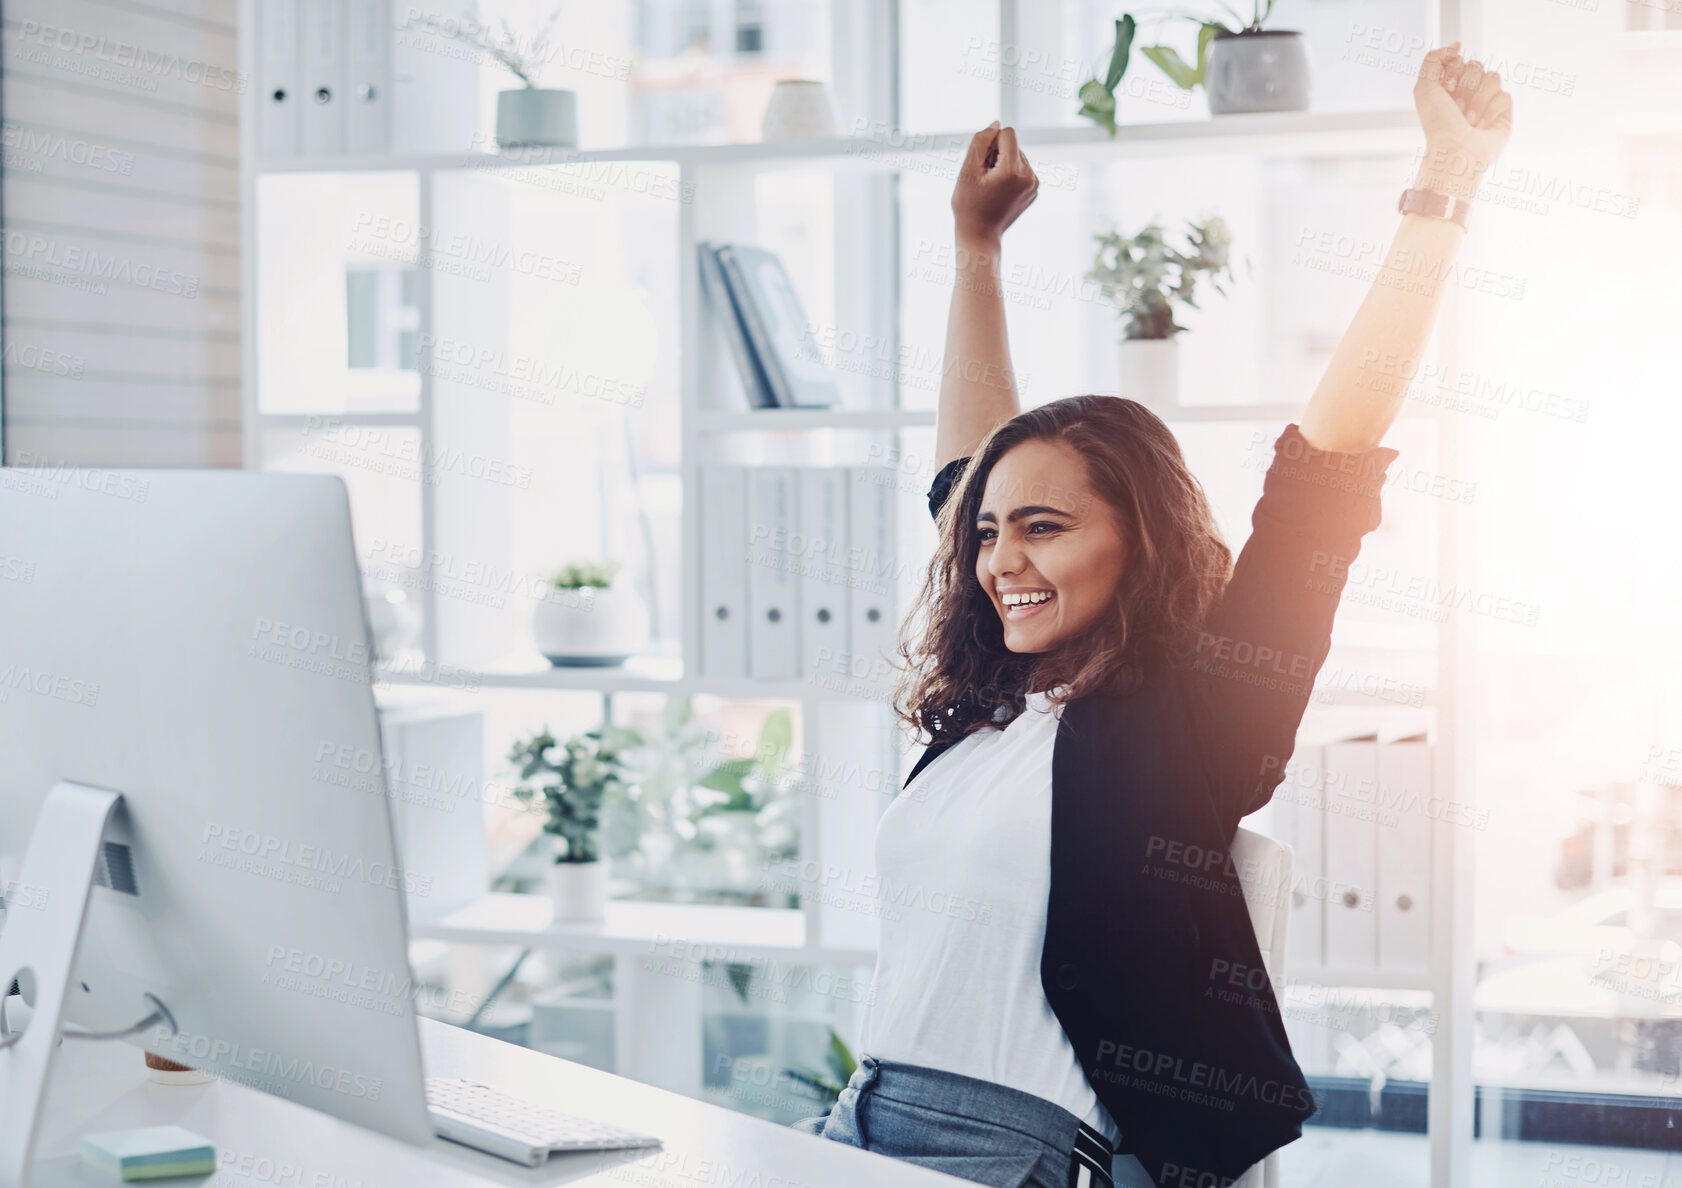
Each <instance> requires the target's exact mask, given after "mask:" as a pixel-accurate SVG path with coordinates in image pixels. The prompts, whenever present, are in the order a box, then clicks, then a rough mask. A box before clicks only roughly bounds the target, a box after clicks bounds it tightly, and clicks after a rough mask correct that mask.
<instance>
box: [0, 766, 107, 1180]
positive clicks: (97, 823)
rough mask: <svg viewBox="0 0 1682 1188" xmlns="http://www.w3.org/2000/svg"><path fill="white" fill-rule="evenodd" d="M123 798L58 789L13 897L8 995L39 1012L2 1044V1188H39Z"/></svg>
mask: <svg viewBox="0 0 1682 1188" xmlns="http://www.w3.org/2000/svg"><path fill="white" fill-rule="evenodd" d="M122 800H123V798H122V794H121V793H118V792H110V791H107V790H105V789H104V788H90V787H88V786H87V785H86V784H76V783H71V782H70V781H68V780H64V781H60V782H59V783H57V784H55V785H53V789H52V791H51V792H49V793H48V794H47V799H46V801H45V802H44V804H43V805H42V807H41V815H40V817H39V818H38V819H37V820H36V822H35V831H34V833H32V834H31V835H30V838H29V850H28V851H27V852H26V853H25V854H24V857H23V869H22V871H21V872H20V874H19V876H18V883H17V887H15V888H13V889H12V890H13V891H14V892H17V894H14V895H9V896H8V897H7V898H8V900H21V902H16V903H11V904H9V906H8V907H7V909H6V925H5V929H4V930H3V931H0V995H3V993H4V991H5V990H6V989H8V988H10V986H11V984H12V979H14V978H16V979H17V981H18V985H19V988H20V989H21V990H22V991H23V994H24V997H25V998H26V999H29V1000H30V1001H31V1003H32V1004H33V1009H32V1013H31V1015H30V1018H29V1024H28V1027H27V1028H26V1029H25V1031H24V1032H23V1034H22V1035H21V1036H19V1037H18V1038H17V1040H16V1042H14V1043H10V1044H8V1045H7V1046H5V1047H0V1188H29V1176H30V1168H31V1165H32V1164H33V1162H34V1158H35V1139H36V1134H37V1132H38V1131H39V1130H40V1124H41V1110H42V1107H43V1106H44V1105H45V1102H46V1096H47V1085H48V1082H49V1080H50V1078H51V1076H52V1071H53V1060H54V1058H55V1057H56V1056H57V1054H58V1044H59V1028H60V1027H62V1026H63V1024H64V1000H65V998H66V996H67V995H68V993H69V989H70V979H71V976H72V971H73V970H74V968H75V965H76V951H77V949H78V948H79V947H80V944H81V939H82V926H83V923H84V921H85V920H86V919H87V911H88V901H89V900H90V899H91V898H92V897H93V885H94V872H95V870H96V869H97V864H98V862H99V854H100V843H101V842H102V841H103V840H104V837H105V828H106V826H107V824H109V823H110V821H111V817H112V814H113V813H114V812H115V811H116V809H117V806H118V805H120V804H121V803H122ZM0 1001H3V998H0ZM5 1042H6V1041H4V1040H0V1043H5Z"/></svg>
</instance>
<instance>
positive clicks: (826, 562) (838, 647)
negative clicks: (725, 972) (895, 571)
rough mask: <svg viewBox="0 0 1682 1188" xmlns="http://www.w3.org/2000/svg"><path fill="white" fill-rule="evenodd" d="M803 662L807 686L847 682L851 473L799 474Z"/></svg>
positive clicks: (798, 548)
mask: <svg viewBox="0 0 1682 1188" xmlns="http://www.w3.org/2000/svg"><path fill="white" fill-rule="evenodd" d="M799 475H800V498H799V500H798V503H799V509H800V520H799V529H798V531H797V532H796V533H795V542H796V546H795V549H794V553H795V560H796V561H797V562H798V563H799V566H800V657H801V671H802V674H803V675H804V676H805V677H806V679H807V680H809V681H812V682H813V683H814V684H816V685H819V686H822V685H824V684H825V683H826V682H827V683H835V682H837V681H840V680H844V679H845V673H844V671H841V670H839V666H840V665H841V664H842V663H844V662H845V658H846V652H847V570H846V566H845V564H844V562H845V558H846V555H847V484H846V472H845V471H842V470H837V469H834V468H823V467H815V466H809V467H804V468H802V469H801V470H800V471H799Z"/></svg>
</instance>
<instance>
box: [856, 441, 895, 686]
mask: <svg viewBox="0 0 1682 1188" xmlns="http://www.w3.org/2000/svg"><path fill="white" fill-rule="evenodd" d="M897 481H898V475H897V473H896V472H895V471H894V469H893V468H892V467H885V466H851V467H848V469H847V537H848V541H847V567H848V570H849V572H848V582H849V585H850V586H851V590H850V595H851V599H850V600H851V603H852V605H851V607H850V609H849V611H848V615H847V619H848V624H849V629H848V638H847V671H848V676H849V679H850V681H851V683H852V684H853V685H854V686H855V687H857V686H863V687H864V688H863V690H862V691H864V692H866V693H867V695H868V693H869V691H870V690H874V691H875V692H876V693H878V694H880V695H883V696H885V695H886V694H887V692H888V691H890V690H891V689H892V688H893V684H894V677H895V675H896V673H895V670H894V668H893V657H894V654H895V653H894V647H895V640H896V636H897V634H898V630H899V616H898V614H897V604H898V596H899V572H898V548H899V543H898V532H897V529H898V521H897V518H896V517H897V512H898V505H897V504H896V502H895V499H894V492H895V486H894V484H895V483H896V482H897Z"/></svg>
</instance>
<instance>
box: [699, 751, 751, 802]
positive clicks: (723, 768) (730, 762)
mask: <svg viewBox="0 0 1682 1188" xmlns="http://www.w3.org/2000/svg"><path fill="white" fill-rule="evenodd" d="M756 766H758V763H757V761H756V760H753V759H726V760H725V761H724V762H723V763H720V764H719V765H718V766H717V767H715V768H713V769H712V770H711V771H709V772H708V773H707V774H706V775H704V776H702V777H701V778H700V779H699V780H697V781H696V784H697V786H699V787H702V788H711V789H712V790H713V791H715V792H725V793H728V794H729V795H730V796H731V797H732V798H736V797H740V796H743V795H745V792H744V790H743V788H742V781H743V780H745V779H746V778H747V777H748V776H750V775H752V774H753V769H754V768H755V767H756Z"/></svg>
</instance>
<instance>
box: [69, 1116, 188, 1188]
mask: <svg viewBox="0 0 1682 1188" xmlns="http://www.w3.org/2000/svg"><path fill="white" fill-rule="evenodd" d="M82 1162H83V1163H86V1164H87V1165H88V1166H90V1167H94V1168H98V1169H99V1170H100V1171H102V1172H104V1173H105V1174H106V1175H108V1176H114V1177H115V1178H117V1179H119V1180H161V1179H166V1178H168V1177H170V1176H194V1175H203V1174H205V1173H206V1172H213V1171H215V1170H216V1148H215V1147H214V1146H213V1145H212V1144H211V1142H210V1140H209V1139H207V1138H205V1137H204V1136H202V1135H197V1134H194V1133H193V1132H192V1131H190V1130H183V1129H182V1128H181V1127H179V1126H143V1127H140V1128H139V1129H138V1130H107V1131H103V1132H101V1133H99V1134H85V1135H83V1136H82Z"/></svg>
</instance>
